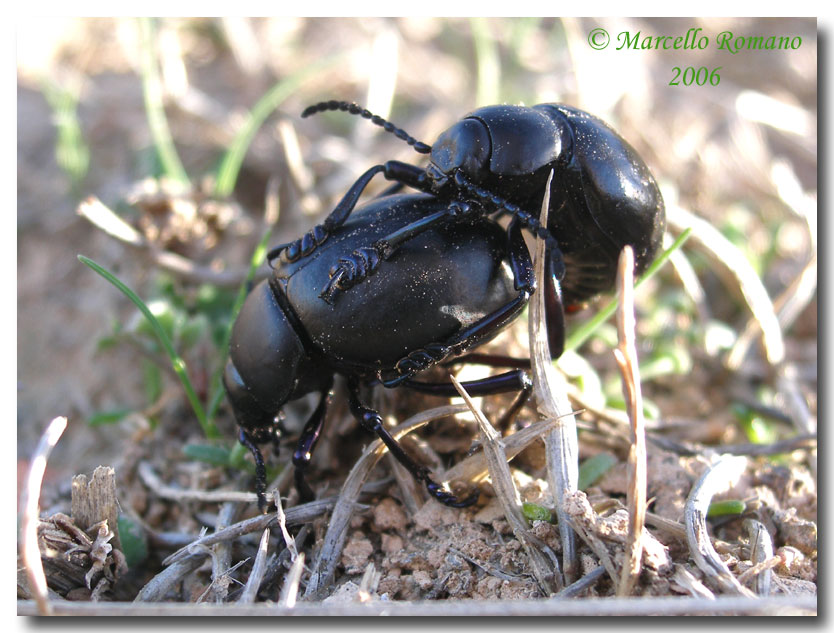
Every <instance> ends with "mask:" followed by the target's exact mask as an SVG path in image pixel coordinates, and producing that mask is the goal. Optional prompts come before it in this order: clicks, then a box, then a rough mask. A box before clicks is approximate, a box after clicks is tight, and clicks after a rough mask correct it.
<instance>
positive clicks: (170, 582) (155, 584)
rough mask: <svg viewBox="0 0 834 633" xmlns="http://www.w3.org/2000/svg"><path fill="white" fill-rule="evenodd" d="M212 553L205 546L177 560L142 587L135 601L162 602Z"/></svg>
mask: <svg viewBox="0 0 834 633" xmlns="http://www.w3.org/2000/svg"><path fill="white" fill-rule="evenodd" d="M210 554H211V550H209V549H207V548H205V549H204V551H200V552H198V553H195V554H192V555H190V556H186V557H185V558H182V559H180V560H177V562H175V563H174V564H173V565H171V566H170V567H167V568H166V569H165V570H163V571H162V572H160V573H158V574H157V575H156V576H154V577H153V578H152V579H151V580H150V581H149V582H148V583H147V584H146V585H145V586H144V587H142V590H141V591H140V592H139V594H138V595H137V596H136V598H134V600H133V602H161V601H162V600H164V599H165V596H166V595H167V593H168V592H169V591H170V590H171V588H172V587H174V586H175V585H176V584H177V583H178V582H180V581H181V580H182V579H183V578H184V577H185V576H187V575H188V574H190V573H191V572H193V571H194V570H195V569H197V568H198V567H199V566H200V565H202V564H203V559H204V558H205V557H206V556H209V555H210Z"/></svg>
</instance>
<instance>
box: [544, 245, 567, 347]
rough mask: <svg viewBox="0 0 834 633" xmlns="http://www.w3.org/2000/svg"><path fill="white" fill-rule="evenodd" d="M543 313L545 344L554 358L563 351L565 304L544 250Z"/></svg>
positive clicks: (555, 274) (547, 253)
mask: <svg viewBox="0 0 834 633" xmlns="http://www.w3.org/2000/svg"><path fill="white" fill-rule="evenodd" d="M544 263H545V268H544V269H545V274H546V275H547V279H545V284H544V314H545V322H546V323H547V345H548V348H549V349H550V358H553V359H556V358H559V357H560V356H561V355H562V352H564V351H565V305H564V303H563V301H562V285H561V284H560V283H559V277H558V272H557V271H556V270H555V269H554V268H553V266H552V261H551V259H550V252H549V251H545V260H544Z"/></svg>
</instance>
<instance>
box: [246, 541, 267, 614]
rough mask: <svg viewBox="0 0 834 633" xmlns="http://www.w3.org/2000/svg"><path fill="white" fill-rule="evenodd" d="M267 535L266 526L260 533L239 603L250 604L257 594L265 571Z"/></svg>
mask: <svg viewBox="0 0 834 633" xmlns="http://www.w3.org/2000/svg"><path fill="white" fill-rule="evenodd" d="M269 535H270V532H269V528H266V529H265V530H264V533H263V534H262V535H261V542H260V543H259V544H258V553H257V554H256V555H255V562H254V563H253V564H252V571H251V572H250V573H249V578H247V579H246V585H245V586H244V587H243V592H242V593H241V594H240V597H239V598H238V603H239V604H252V603H253V602H255V597H256V596H257V595H258V589H260V587H261V581H262V580H263V577H264V572H265V571H266V552H267V550H268V548H269Z"/></svg>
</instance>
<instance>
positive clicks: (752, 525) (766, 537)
mask: <svg viewBox="0 0 834 633" xmlns="http://www.w3.org/2000/svg"><path fill="white" fill-rule="evenodd" d="M744 528H745V529H746V530H747V534H748V538H749V540H750V560H751V561H752V563H753V567H751V568H750V569H748V570H747V571H745V572H744V573H743V574H742V575H741V576H739V579H738V580H739V582H744V581H745V580H746V578H749V577H750V576H753V575H755V576H756V593H758V594H759V595H760V596H767V595H770V578H771V575H772V572H771V568H772V567H774V566H775V565H776V564H778V563H779V562H780V561H781V559H780V558H774V556H773V540H772V539H771V538H770V532H768V531H767V528H765V526H764V525H762V524H761V523H760V522H759V521H756V520H755V519H745V520H744ZM774 561H775V562H774Z"/></svg>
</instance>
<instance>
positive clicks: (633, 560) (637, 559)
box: [614, 246, 647, 596]
mask: <svg viewBox="0 0 834 633" xmlns="http://www.w3.org/2000/svg"><path fill="white" fill-rule="evenodd" d="M617 287H618V288H617V289H618V291H619V293H620V309H619V310H618V311H617V330H618V332H619V338H620V346H619V348H617V349H615V350H614V356H615V358H616V359H617V365H619V368H620V374H621V375H622V379H623V395H624V396H625V401H626V403H627V407H628V415H629V419H630V420H631V447H630V448H629V451H628V492H627V497H626V498H627V504H628V540H627V542H626V551H625V560H624V561H623V569H622V575H621V576H620V582H619V585H618V586H617V595H618V596H627V595H629V594H630V593H631V591H632V589H633V588H634V585H635V583H636V582H637V577H638V576H639V575H640V563H641V560H642V555H643V541H642V537H643V526H644V525H645V523H646V479H647V475H646V432H645V428H644V423H643V396H642V392H641V390H640V371H639V368H638V363H637V345H636V344H635V341H634V338H635V323H634V252H633V251H632V249H631V247H630V246H626V247H625V248H624V249H623V251H622V253H620V262H619V272H618V275H617Z"/></svg>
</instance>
